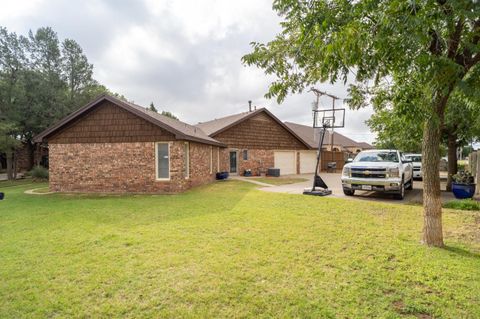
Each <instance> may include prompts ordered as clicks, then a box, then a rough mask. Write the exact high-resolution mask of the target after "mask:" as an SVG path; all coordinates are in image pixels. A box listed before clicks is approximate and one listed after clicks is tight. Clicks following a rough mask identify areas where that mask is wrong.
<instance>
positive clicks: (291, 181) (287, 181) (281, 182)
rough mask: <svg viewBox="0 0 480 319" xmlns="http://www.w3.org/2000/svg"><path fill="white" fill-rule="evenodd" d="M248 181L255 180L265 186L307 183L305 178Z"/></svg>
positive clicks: (258, 178)
mask: <svg viewBox="0 0 480 319" xmlns="http://www.w3.org/2000/svg"><path fill="white" fill-rule="evenodd" d="M249 178H250V179H253V180H256V181H257V182H262V183H265V184H271V185H287V184H295V183H301V182H305V181H308V179H306V178H300V177H249Z"/></svg>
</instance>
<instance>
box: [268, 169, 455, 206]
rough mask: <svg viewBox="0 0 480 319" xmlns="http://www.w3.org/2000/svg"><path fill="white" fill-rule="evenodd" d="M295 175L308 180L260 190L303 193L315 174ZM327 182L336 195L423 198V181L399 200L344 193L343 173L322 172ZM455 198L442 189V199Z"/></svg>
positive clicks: (368, 194) (413, 200) (406, 200)
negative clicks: (398, 198)
mask: <svg viewBox="0 0 480 319" xmlns="http://www.w3.org/2000/svg"><path fill="white" fill-rule="evenodd" d="M294 176H295V177H302V178H308V181H306V182H301V183H296V184H288V185H280V186H271V187H261V188H260V190H263V191H266V192H276V193H288V194H302V193H303V190H304V188H307V187H310V188H311V187H312V183H313V175H311V174H309V175H305V174H303V175H294ZM320 176H321V177H322V179H323V180H324V181H325V183H326V184H327V185H328V188H329V189H330V190H332V195H333V196H335V197H341V198H348V199H356V200H374V201H382V202H393V203H405V204H411V203H416V204H421V203H422V198H423V183H422V182H421V181H414V182H413V190H410V191H405V198H404V199H403V200H397V199H394V198H393V195H391V194H382V193H376V192H371V191H355V196H345V195H344V194H343V189H342V182H341V179H340V178H341V174H340V173H322V174H321V175H320ZM444 182H445V181H443V182H442V189H445V184H444ZM452 199H455V197H454V196H453V194H452V193H450V192H446V191H442V201H443V202H446V201H449V200H452Z"/></svg>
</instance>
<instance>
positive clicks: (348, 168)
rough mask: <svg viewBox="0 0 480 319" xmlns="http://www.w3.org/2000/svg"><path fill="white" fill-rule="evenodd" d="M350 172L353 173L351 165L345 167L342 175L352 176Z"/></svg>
mask: <svg viewBox="0 0 480 319" xmlns="http://www.w3.org/2000/svg"><path fill="white" fill-rule="evenodd" d="M350 173H351V170H350V167H348V166H345V167H344V168H343V171H342V175H343V176H345V177H350Z"/></svg>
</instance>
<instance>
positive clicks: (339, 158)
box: [321, 151, 347, 172]
mask: <svg viewBox="0 0 480 319" xmlns="http://www.w3.org/2000/svg"><path fill="white" fill-rule="evenodd" d="M321 159H322V163H321V168H322V171H327V169H328V163H331V162H335V163H336V164H337V168H336V171H337V172H341V171H342V169H343V165H345V161H346V159H347V154H346V153H345V152H332V151H322V157H321Z"/></svg>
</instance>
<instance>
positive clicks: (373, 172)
mask: <svg viewBox="0 0 480 319" xmlns="http://www.w3.org/2000/svg"><path fill="white" fill-rule="evenodd" d="M351 174H352V177H359V178H386V176H387V172H386V171H385V168H352V171H351Z"/></svg>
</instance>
